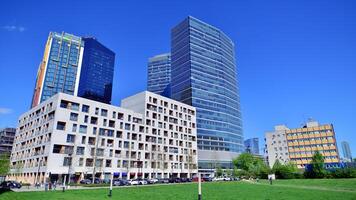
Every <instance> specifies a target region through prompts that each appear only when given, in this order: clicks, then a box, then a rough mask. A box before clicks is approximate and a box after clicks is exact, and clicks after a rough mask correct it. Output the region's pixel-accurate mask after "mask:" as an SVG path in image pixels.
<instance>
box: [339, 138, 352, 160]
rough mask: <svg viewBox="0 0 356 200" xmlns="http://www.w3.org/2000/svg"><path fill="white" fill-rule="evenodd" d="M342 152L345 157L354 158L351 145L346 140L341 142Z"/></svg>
mask: <svg viewBox="0 0 356 200" xmlns="http://www.w3.org/2000/svg"><path fill="white" fill-rule="evenodd" d="M341 147H342V153H343V156H344V158H346V159H350V160H352V155H351V149H350V145H349V143H348V142H346V141H342V142H341Z"/></svg>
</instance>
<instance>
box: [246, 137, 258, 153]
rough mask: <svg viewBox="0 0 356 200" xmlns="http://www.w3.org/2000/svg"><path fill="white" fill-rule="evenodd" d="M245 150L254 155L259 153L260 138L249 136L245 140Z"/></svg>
mask: <svg viewBox="0 0 356 200" xmlns="http://www.w3.org/2000/svg"><path fill="white" fill-rule="evenodd" d="M244 145H245V150H246V152H248V153H251V154H253V155H259V154H260V149H259V145H258V138H249V139H247V140H245V141H244Z"/></svg>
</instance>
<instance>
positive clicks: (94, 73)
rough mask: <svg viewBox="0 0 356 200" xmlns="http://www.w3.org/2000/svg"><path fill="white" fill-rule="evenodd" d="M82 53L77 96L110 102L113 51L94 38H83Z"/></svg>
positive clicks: (113, 61) (113, 60) (113, 63)
mask: <svg viewBox="0 0 356 200" xmlns="http://www.w3.org/2000/svg"><path fill="white" fill-rule="evenodd" d="M83 41H84V54H83V64H82V70H81V73H80V79H79V80H80V81H79V89H78V96H80V97H84V98H87V99H91V100H95V101H100V102H103V103H108V104H110V103H111V94H112V82H113V77H114V65H115V53H114V52H113V51H111V50H110V49H108V48H106V47H105V46H104V45H102V44H101V43H99V42H98V41H97V40H96V39H94V38H86V37H84V38H83Z"/></svg>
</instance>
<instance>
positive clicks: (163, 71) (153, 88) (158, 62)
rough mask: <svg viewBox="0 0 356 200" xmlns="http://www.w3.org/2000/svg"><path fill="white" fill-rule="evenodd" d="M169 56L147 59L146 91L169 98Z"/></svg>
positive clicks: (161, 55)
mask: <svg viewBox="0 0 356 200" xmlns="http://www.w3.org/2000/svg"><path fill="white" fill-rule="evenodd" d="M170 82H171V54H170V53H165V54H160V55H157V56H154V57H151V58H149V59H148V70H147V90H148V91H150V92H154V93H156V94H159V95H162V96H165V97H170V95H171V87H170V86H171V85H170Z"/></svg>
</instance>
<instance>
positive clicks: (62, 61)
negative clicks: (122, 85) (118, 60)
mask: <svg viewBox="0 0 356 200" xmlns="http://www.w3.org/2000/svg"><path fill="white" fill-rule="evenodd" d="M85 43H87V47H85V46H86V45H85ZM114 59H115V54H114V53H113V52H111V51H110V50H108V49H107V48H105V47H103V46H102V45H101V44H100V43H99V42H97V41H96V40H94V39H92V38H81V37H77V36H75V35H71V34H68V33H56V32H51V33H50V34H49V37H48V40H47V43H46V48H45V52H44V55H43V59H42V61H41V64H40V66H39V69H38V72H37V79H36V85H35V90H34V94H33V98H32V105H31V106H32V107H34V106H36V105H38V104H39V103H41V102H43V101H45V100H47V99H48V98H50V97H51V96H53V95H55V94H57V93H58V92H63V93H66V94H71V95H75V96H77V95H78V94H80V96H83V97H86V98H89V99H93V100H98V101H102V102H104V103H110V101H111V87H112V86H111V85H112V83H109V82H110V81H109V80H111V82H112V77H113V69H114ZM82 80H83V81H82ZM103 91H105V92H103Z"/></svg>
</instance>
